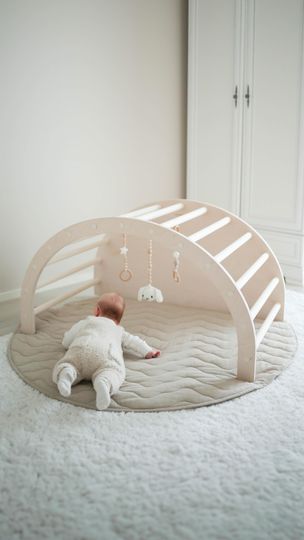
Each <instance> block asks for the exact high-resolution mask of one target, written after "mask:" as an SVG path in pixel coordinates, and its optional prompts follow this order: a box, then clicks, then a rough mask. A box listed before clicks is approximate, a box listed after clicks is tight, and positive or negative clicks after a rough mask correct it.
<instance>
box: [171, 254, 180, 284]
mask: <svg viewBox="0 0 304 540" xmlns="http://www.w3.org/2000/svg"><path fill="white" fill-rule="evenodd" d="M173 259H174V262H173V272H172V274H173V279H174V281H176V283H180V275H179V265H180V252H179V251H174V252H173Z"/></svg>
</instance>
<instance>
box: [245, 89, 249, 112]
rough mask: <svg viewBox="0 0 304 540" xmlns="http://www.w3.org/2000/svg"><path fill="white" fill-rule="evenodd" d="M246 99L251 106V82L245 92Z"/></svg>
mask: <svg viewBox="0 0 304 540" xmlns="http://www.w3.org/2000/svg"><path fill="white" fill-rule="evenodd" d="M245 99H246V101H247V107H249V104H250V89H249V84H247V92H246V94H245Z"/></svg>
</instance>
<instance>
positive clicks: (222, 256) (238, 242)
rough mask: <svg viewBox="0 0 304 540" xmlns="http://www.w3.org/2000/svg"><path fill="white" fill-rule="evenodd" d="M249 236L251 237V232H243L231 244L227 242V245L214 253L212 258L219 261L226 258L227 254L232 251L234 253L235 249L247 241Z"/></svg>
mask: <svg viewBox="0 0 304 540" xmlns="http://www.w3.org/2000/svg"><path fill="white" fill-rule="evenodd" d="M250 238H252V233H250V232H248V233H245V234H243V236H240V238H238V239H237V240H235V241H234V242H232V244H229V246H227V247H226V248H225V249H223V250H222V251H220V252H219V253H218V254H217V255H215V257H214V258H215V260H216V262H218V263H221V262H222V261H224V260H225V259H227V257H229V255H232V253H234V252H235V251H236V250H237V249H239V248H240V247H241V246H243V245H244V244H246V242H248V240H250Z"/></svg>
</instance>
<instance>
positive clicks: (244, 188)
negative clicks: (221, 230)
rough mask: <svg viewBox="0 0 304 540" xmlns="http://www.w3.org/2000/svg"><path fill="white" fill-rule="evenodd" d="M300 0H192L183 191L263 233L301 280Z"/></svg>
mask: <svg viewBox="0 0 304 540" xmlns="http://www.w3.org/2000/svg"><path fill="white" fill-rule="evenodd" d="M303 22H304V0H189V58H188V73H189V75H188V77H189V78H188V166H187V167H188V170H187V197H188V198H190V199H197V200H200V201H205V202H208V203H211V204H215V205H218V206H221V207H223V208H226V209H228V210H231V211H232V212H234V213H236V214H237V215H239V216H240V217H242V218H243V219H244V220H246V221H248V222H249V223H250V224H252V225H253V226H254V227H256V228H257V230H258V231H259V232H260V233H261V234H262V235H263V237H264V238H265V239H266V240H267V241H268V242H269V244H270V245H271V247H272V248H273V250H274V252H275V253H276V255H277V257H278V259H279V261H280V263H281V265H282V267H283V272H284V275H285V277H286V280H287V282H289V283H294V284H302V283H303V262H304V256H303V247H304V219H303V218H304V211H303V206H304V199H303V197H304V190H303V185H304V133H303V128H304V99H303V92H304V82H303V74H304V70H303V50H304V47H303Z"/></svg>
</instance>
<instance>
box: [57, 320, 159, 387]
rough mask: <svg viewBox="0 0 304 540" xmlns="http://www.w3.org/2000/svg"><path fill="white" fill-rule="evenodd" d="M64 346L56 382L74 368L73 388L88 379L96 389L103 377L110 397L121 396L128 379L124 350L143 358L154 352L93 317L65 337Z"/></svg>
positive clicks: (113, 323)
mask: <svg viewBox="0 0 304 540" xmlns="http://www.w3.org/2000/svg"><path fill="white" fill-rule="evenodd" d="M62 344H63V346H64V347H65V348H66V349H68V350H67V352H66V354H65V355H64V356H63V358H61V359H60V360H58V362H57V363H56V364H55V366H54V369H53V382H54V383H56V384H57V382H58V378H59V375H60V372H61V371H62V370H63V369H64V368H66V367H71V366H73V367H74V368H75V370H76V373H77V376H76V374H75V377H73V378H74V380H73V384H77V383H78V382H79V381H81V380H82V379H87V380H92V382H93V385H94V382H95V379H96V377H97V376H102V378H103V379H105V380H106V381H107V383H108V384H109V387H110V394H114V393H115V392H117V391H118V390H119V388H120V386H121V385H122V383H123V381H124V379H125V374H126V370H125V364H124V359H123V350H124V351H125V352H128V353H131V354H135V355H136V356H140V357H145V356H146V354H147V353H148V352H150V351H152V350H153V349H152V348H151V347H149V345H148V344H147V343H146V342H145V341H144V340H142V339H141V338H139V337H138V336H133V335H132V334H129V333H128V332H126V331H125V330H124V328H123V327H122V326H120V325H118V324H116V323H115V322H114V321H112V319H109V318H107V317H95V316H92V315H90V316H88V317H87V318H86V319H83V320H81V321H79V322H77V323H76V324H74V326H72V328H71V329H70V330H68V331H67V332H66V333H65V334H64V337H63V341H62Z"/></svg>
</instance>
